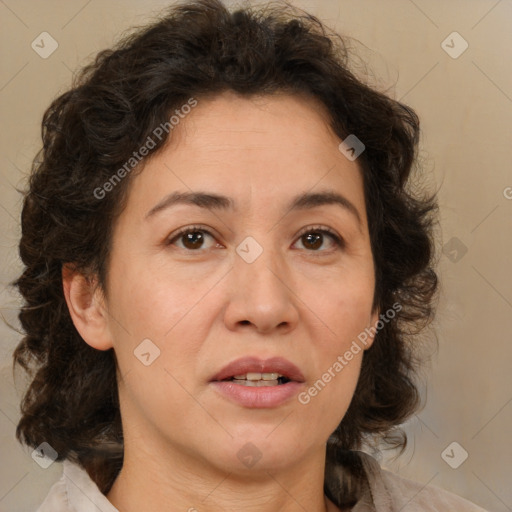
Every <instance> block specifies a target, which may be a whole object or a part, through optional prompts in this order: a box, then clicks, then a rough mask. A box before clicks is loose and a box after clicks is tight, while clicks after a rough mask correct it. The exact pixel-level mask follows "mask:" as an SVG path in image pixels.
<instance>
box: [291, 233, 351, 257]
mask: <svg viewBox="0 0 512 512" xmlns="http://www.w3.org/2000/svg"><path fill="white" fill-rule="evenodd" d="M326 236H327V237H328V238H330V239H331V241H332V242H334V245H336V246H338V247H343V240H342V239H341V238H340V237H339V236H338V235H336V234H335V233H333V232H332V231H330V230H328V229H310V230H309V231H306V232H304V233H302V234H301V235H300V236H299V239H300V240H301V241H302V245H303V246H304V247H305V248H306V249H307V250H309V251H314V252H330V251H329V250H328V249H327V250H324V251H322V250H319V249H320V248H321V247H322V245H323V244H324V241H325V237H326Z"/></svg>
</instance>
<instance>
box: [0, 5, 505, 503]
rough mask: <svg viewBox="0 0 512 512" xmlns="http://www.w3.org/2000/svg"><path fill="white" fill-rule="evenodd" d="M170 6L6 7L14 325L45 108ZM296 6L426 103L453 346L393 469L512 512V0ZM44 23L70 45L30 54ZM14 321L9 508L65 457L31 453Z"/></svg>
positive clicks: (7, 359) (1, 153)
mask: <svg viewBox="0 0 512 512" xmlns="http://www.w3.org/2000/svg"><path fill="white" fill-rule="evenodd" d="M168 3H169V2H164V1H156V0H155V1H149V0H145V1H139V2H136V1H133V0H132V1H124V2H121V1H114V0H108V1H99V0H91V1H89V2H87V0H73V1H70V0H68V1H57V0H47V1H45V2H37V1H35V0H32V1H23V0H20V1H14V0H1V1H0V20H1V21H0V23H1V26H0V37H1V45H0V48H1V49H0V52H1V69H0V108H1V115H2V125H3V130H2V135H3V136H2V139H1V141H0V143H1V145H0V157H1V176H0V206H1V207H0V223H1V242H0V251H1V253H0V259H1V261H2V262H3V265H2V267H1V277H0V282H1V284H2V288H1V291H0V293H1V296H0V299H1V308H2V309H1V311H2V315H3V316H4V317H5V319H6V320H7V321H9V322H11V323H13V324H14V325H18V324H17V318H16V314H17V311H16V308H17V305H18V301H19V299H18V298H17V297H16V296H15V295H13V293H12V292H11V291H10V290H9V289H7V288H6V285H7V283H8V282H10V281H11V280H12V279H14V278H15V276H16V275H17V274H18V273H19V271H20V268H21V267H20V263H19V260H18V257H17V239H18V236H19V225H18V218H19V213H20V197H19V195H18V194H17V193H16V192H15V190H14V187H15V186H18V187H23V186H24V185H25V177H26V173H27V170H28V169H29V165H30V162H31V160H32V158H33V156H34V155H35V152H36V151H37V149H38V148H39V144H40V138H39V137H40V135H39V134H40V120H41V117H42V114H43V111H44V109H45V108H46V107H47V106H48V105H49V103H50V101H51V99H52V98H53V97H55V96H56V95H57V94H58V93H60V92H63V91H64V90H65V89H66V88H67V87H68V86H69V84H70V80H71V76H72V70H73V69H76V68H77V67H78V66H80V65H82V64H84V63H85V62H86V61H87V60H88V59H89V58H90V57H92V56H93V55H94V54H95V53H96V52H97V51H99V50H100V49H102V48H104V47H108V46H110V45H111V44H112V43H113V41H114V40H115V38H116V37H117V36H118V35H119V34H120V33H121V32H122V31H123V30H125V29H127V28H128V27H130V26H132V25H134V24H143V23H144V21H145V20H146V19H147V17H148V16H149V15H154V14H155V13H156V12H157V11H158V9H159V8H160V7H163V6H165V5H167V4H168ZM227 3H228V5H231V3H232V2H227ZM292 3H295V4H296V5H298V6H300V7H303V8H305V9H306V10H310V11H311V12H313V13H314V14H316V15H318V16H319V17H320V18H321V19H323V20H324V21H326V22H327V23H329V24H331V26H333V27H335V28H336V29H338V30H339V31H340V32H342V33H344V34H346V35H349V36H352V37H354V38H356V39H357V40H358V41H360V44H359V45H358V46H357V47H356V50H357V51H358V52H359V54H360V55H361V56H362V57H363V59H364V60H366V61H367V62H368V64H369V66H370V68H372V69H373V70H374V71H375V78H374V79H372V80H377V81H379V82H380V83H381V84H382V86H383V87H390V88H391V89H390V94H392V95H393V96H394V97H395V98H396V99H400V100H402V101H404V102H406V103H408V104H409V105H411V106H412V107H413V108H414V109H416V111H417V112H418V114H419V116H420V118H421V120H422V127H423V135H422V143H421V156H422V159H423V165H424V167H425V172H426V173H427V178H426V179H427V181H428V182H429V183H431V184H433V185H434V186H436V185H437V186H440V202H441V211H442V215H441V232H440V236H442V241H441V242H440V246H439V252H440V261H439V272H440V276H441V281H442V286H441V288H442V290H441V292H442V295H441V303H440V308H439V314H438V317H437V320H436V324H435V327H436V329H437V332H438V339H439V350H438V352H437V353H436V354H435V355H434V357H433V358H432V364H431V365H430V367H428V368H426V370H425V372H424V378H425V380H426V381H427V380H428V385H427V388H426V389H428V396H427V394H426V390H424V396H425V397H427V398H428V401H427V405H426V407H425V408H424V409H423V410H422V411H421V412H420V413H419V414H418V415H417V416H414V417H413V418H412V419H411V420H410V421H409V422H408V423H407V424H406V429H407V432H408V433H409V447H408V449H407V451H406V453H405V454H404V455H402V456H401V457H400V458H398V459H397V460H396V461H392V460H389V456H387V457H386V458H385V459H384V460H383V461H382V464H383V465H386V466H388V467H390V468H391V469H392V470H394V471H397V472H399V473H400V474H401V475H403V476H407V477H408V478H412V479H414V480H418V481H420V482H422V483H424V484H431V485H437V486H441V487H444V488H445V489H448V490H451V491H453V492H455V493H457V494H459V495H461V496H464V497H466V498H467V499H469V500H471V501H474V502H475V503H477V504H479V505H481V506H482V507H484V508H486V509H488V510H489V511H499V512H505V511H510V510H512V486H511V485H510V478H511V477H510V474H511V468H512V456H511V455H512V453H511V452H512V449H511V442H510V437H509V434H510V430H511V429H510V425H511V420H512V404H511V401H512V386H511V377H510V360H511V355H512V344H511V343H510V342H511V334H510V333H511V327H512V321H511V318H512V291H511V290H512V286H511V285H512V277H511V272H510V263H511V257H510V255H511V248H512V242H511V237H510V234H511V228H512V188H507V187H512V172H511V161H512V159H511V157H512V151H511V140H510V134H511V132H512V130H511V129H512V66H511V63H512V31H511V30H510V27H511V26H512V2H511V1H510V0H501V1H497V0H449V1H446V0H429V1H427V0H415V1H413V0H392V1H391V0H386V1H385V2H384V1H382V0H362V1H361V0H359V1H357V0H329V1H324V0H322V1H318V0H315V1H313V0H311V1H305V0H304V1H302V0H301V1H299V0H295V1H292ZM43 31H46V32H49V33H50V34H51V35H52V37H53V38H55V40H56V41H57V42H58V45H59V46H58V48H57V50H56V51H55V52H54V53H53V54H52V55H51V56H50V57H48V58H47V59H43V58H41V57H40V56H39V55H38V54H37V53H36V52H35V51H34V50H32V48H31V43H32V41H33V40H34V39H36V37H37V36H38V35H39V34H40V33H41V32H43ZM454 31H457V32H458V33H459V34H460V35H461V36H462V37H463V38H464V40H466V41H467V43H468V44H469V46H468V48H467V50H466V51H465V52H464V53H462V54H461V55H460V56H459V57H458V58H456V59H455V58H452V57H451V56H450V55H448V54H447V53H446V52H445V50H444V49H443V47H442V46H441V43H442V42H443V41H444V40H445V39H446V38H447V36H448V35H449V34H451V33H452V32H454ZM452 39H453V37H452ZM447 44H449V45H450V46H453V49H452V50H451V51H456V50H458V49H459V48H461V46H460V41H459V40H457V38H455V39H453V43H452V42H451V39H450V38H449V39H448V43H447ZM507 196H508V197H507ZM454 237H455V240H452V238H454ZM446 243H449V245H448V246H447V247H448V248H447V249H446V250H445V253H446V254H442V252H441V251H442V247H443V245H444V244H446ZM448 249H449V250H448ZM464 250H467V252H464ZM0 329H1V333H0V335H1V340H2V341H1V344H0V346H1V352H0V363H1V367H0V369H1V374H0V377H1V392H0V461H2V462H1V465H0V510H1V511H33V510H35V508H37V506H38V505H39V504H40V503H41V502H42V500H43V499H44V497H45V495H46V493H47V492H48V489H49V487H50V486H51V485H52V483H53V482H54V481H56V480H57V479H58V477H59V476H60V473H61V465H60V464H59V463H54V464H52V465H51V466H50V467H49V468H48V469H42V468H41V467H39V465H37V464H36V463H35V462H34V461H33V460H32V458H31V456H30V453H31V450H29V449H28V448H24V447H22V446H21V445H19V444H18V443H17V442H16V441H15V438H14V430H15V424H16V422H17V419H18V416H19V413H18V403H19V396H20V393H21V391H22V388H23V382H20V381H18V382H16V387H15V383H14V382H13V379H12V373H11V353H12V350H13V348H14V347H15V345H16V343H17V342H18V340H19V335H17V334H16V333H13V332H12V331H10V330H9V329H8V328H7V327H5V326H4V325H0ZM16 388H17V390H16ZM453 441H456V442H457V443H459V445H460V446H461V447H462V448H463V449H464V450H466V451H467V452H468V454H469V456H468V458H467V460H465V461H464V463H463V464H461V465H460V466H459V467H458V468H457V469H452V468H451V467H450V466H449V465H448V464H447V463H446V462H445V461H444V460H443V458H442V457H441V453H442V452H443V451H444V450H445V448H446V447H448V445H450V443H452V442H453ZM448 453H449V455H450V456H452V457H451V459H447V460H450V461H455V462H456V461H457V460H458V458H459V457H460V456H461V453H462V451H461V448H459V447H456V448H455V449H454V451H453V452H451V451H449V450H448ZM452 464H453V462H452Z"/></svg>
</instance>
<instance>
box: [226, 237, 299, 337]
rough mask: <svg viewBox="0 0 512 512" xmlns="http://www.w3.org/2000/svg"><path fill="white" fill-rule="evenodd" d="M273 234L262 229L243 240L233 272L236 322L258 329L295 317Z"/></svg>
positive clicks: (288, 285)
mask: <svg viewBox="0 0 512 512" xmlns="http://www.w3.org/2000/svg"><path fill="white" fill-rule="evenodd" d="M272 233H273V231H268V230H267V232H263V230H262V231H261V232H259V233H258V234H255V235H251V236H247V237H246V238H245V239H244V240H242V242H241V243H240V244H238V246H237V247H236V252H237V255H236V258H235V262H234V267H233V271H232V272H233V273H232V279H234V280H235V288H236V289H237V290H236V291H237V293H235V294H234V295H233V298H235V297H236V299H234V300H235V302H236V304H232V306H233V310H232V311H236V321H238V322H240V321H247V320H248V321H250V322H251V323H252V324H254V325H255V326H256V327H257V328H258V329H261V330H269V329H272V328H274V327H277V326H278V325H280V324H282V323H291V322H293V321H294V319H295V315H296V313H294V312H295V307H294V304H293V293H292V291H291V286H290V283H289V281H290V279H291V277H290V273H289V271H288V269H287V266H286V258H285V255H283V254H281V252H280V250H279V248H277V247H274V244H275V243H276V242H275V239H274V237H273V236H272Z"/></svg>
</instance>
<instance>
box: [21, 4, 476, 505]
mask: <svg viewBox="0 0 512 512" xmlns="http://www.w3.org/2000/svg"><path fill="white" fill-rule="evenodd" d="M347 60H348V57H347V53H346V51H345V47H344V43H343V40H342V39H341V38H340V37H339V36H336V35H335V34H331V35H327V32H326V29H325V27H323V26H322V24H321V23H320V22H319V21H318V20H317V19H316V18H315V17H313V16H311V15H307V14H305V13H302V12H300V13H299V12H298V11H297V10H295V9H292V8H291V7H290V6H288V7H286V6H283V7H272V8H270V7H268V8H266V9H261V10H254V9H250V8H247V9H242V10H239V11H237V12H234V13H230V12H229V11H228V10H227V9H226V8H225V7H224V6H223V5H222V4H221V3H220V2H218V1H215V0H201V1H195V2H189V3H183V4H180V5H179V6H177V7H174V8H172V9H170V10H169V12H168V13H166V15H165V16H163V17H162V18H161V19H159V20H158V21H156V22H155V23H154V24H152V25H151V26H148V27H146V28H144V29H141V30H139V31H138V32H135V33H133V34H132V35H131V36H128V37H127V38H125V40H123V41H122V42H120V43H119V44H118V46H117V47H116V48H114V49H112V50H106V51H103V52H101V53H100V54H99V55H98V57H97V58H96V60H95V62H94V63H93V64H91V65H90V66H88V67H86V68H85V69H84V70H83V71H82V73H81V75H80V76H79V77H78V80H77V83H76V84H75V86H74V87H73V88H72V89H71V90H69V91H68V92H66V93H65V94H63V95H62V96H60V97H59V98H57V99H56V100H55V101H54V102H53V103H52V105H51V106H50V107H49V109H48V110H47V112H46V113H45V116H44V120H43V143H44V147H43V150H42V153H41V154H40V155H39V157H38V158H36V160H35V163H34V168H33V172H32V176H31V178H30V183H29V189H28V191H27V194H26V197H25V200H24V206H23V212H22V230H23V233H22V239H21V243H20V254H21V257H22V260H23V262H24V264H25V266H26V268H25V270H24V272H23V274H22V275H21V276H20V277H19V279H18V280H17V281H16V283H15V284H16V285H17V286H18V288H19V290H20V292H21V293H22V295H23V296H24V298H25V302H26V303H25V307H24V308H23V309H22V311H21V313H20V321H21V323H22V326H23V328H24V330H25V331H26V336H25V338H24V339H23V340H22V342H21V343H20V345H19V346H18V347H17V349H16V351H15V353H14V359H15V364H18V365H20V366H22V367H25V368H26V369H30V368H34V375H33V380H32V382H31V384H30V387H29V389H28V391H27V393H26V395H25V397H24V400H23V403H22V418H21V420H20V422H19V425H18V427H17V437H18V439H19V440H20V441H21V442H23V443H26V444H28V445H30V446H33V447H34V448H36V449H37V450H38V453H39V455H40V456H44V455H46V456H47V457H48V456H49V457H50V458H52V459H56V460H61V461H64V474H63V476H62V478H61V480H60V481H59V482H57V483H56V484H55V485H54V486H53V487H52V489H51V490H50V492H49V494H48V496H47V498H46V500H45V501H44V503H43V504H42V505H41V507H40V508H39V509H38V510H39V511H40V512H46V511H50V510H51V511H53V512H56V511H59V512H60V511H68V510H76V511H77V512H82V511H86V510H98V509H99V510H102V511H110V512H113V511H116V510H118V511H122V512H130V511H135V510H137V511H140V510H149V511H152V512H153V511H154V512H158V511H163V510H169V509H171V510H189V511H193V510H199V511H202V510H205V511H208V510H211V511H213V510H228V509H237V510H239V509H247V510H265V511H277V510H280V511H281V510H290V511H291V510H308V511H322V512H323V511H329V512H332V511H347V510H353V511H369V510H377V511H379V512H380V511H398V510H407V509H410V510H468V511H478V510H482V509H480V508H479V507H477V506H476V505H473V504H471V503H470V502H468V501H466V500H464V499H463V498H460V497H457V496H455V495H453V494H451V493H449V492H447V491H443V490H441V489H438V488H435V487H423V486H422V485H421V484H419V483H415V482H412V481H409V480H406V479H403V478H401V477H399V476H397V475H394V474H392V473H390V472H388V471H385V470H382V469H381V468H380V467H379V465H378V463H377V461H376V460H375V459H374V458H373V457H372V456H370V455H369V454H367V453H364V452H363V451H362V448H364V447H365V446H369V445H370V444H371V442H372V441H373V443H377V442H379V441H380V442H382V443H383V444H384V445H385V444H389V445H391V446H398V447H400V446H401V447H402V448H403V447H405V441H406V439H405V436H404V435H403V434H402V435H401V436H400V435H399V434H400V431H399V430H397V426H398V425H399V424H400V423H402V422H403V421H405V420H406V419H407V418H408V417H409V416H410V415H411V414H413V413H414V412H415V411H416V410H417V409H418V406H419V396H418V392H417V388H416V385H415V383H414V369H415V368H416V366H417V363H418V361H417V357H416V356H415V354H416V349H415V348H414V347H415V344H416V343H417V340H416V339H415V338H414V334H416V333H417V332H418V331H419V330H421V329H422V328H423V327H425V326H426V325H427V324H428V323H429V322H430V320H431V319H432V316H433V311H434V299H435V292H436V288H437V278H436V274H435V272H434V270H433V264H434V262H433V254H434V250H433V236H432V229H433V223H434V221H435V211H436V200H435V197H434V196H424V197H420V196H416V195H414V194H413V193H412V192H411V191H410V190H409V187H408V179H409V176H410V173H411V169H412V167H413V164H414V161H415V156H416V146H417V143H418V136H419V135H418V134H419V121H418V118H417V116H416V115H415V113H414V112H413V111H412V110H411V109H410V108H408V107H406V106H405V105H402V104H400V103H398V102H396V101H394V100H392V99H390V98H388V97H386V96H385V95H383V94H381V93H379V92H377V91H374V90H372V89H370V88H368V87H367V86H365V85H364V84H363V83H361V82H360V81H359V80H357V79H356V78H355V76H354V75H352V74H351V73H350V71H349V70H348V69H347V65H348V62H347ZM92 504H94V505H92Z"/></svg>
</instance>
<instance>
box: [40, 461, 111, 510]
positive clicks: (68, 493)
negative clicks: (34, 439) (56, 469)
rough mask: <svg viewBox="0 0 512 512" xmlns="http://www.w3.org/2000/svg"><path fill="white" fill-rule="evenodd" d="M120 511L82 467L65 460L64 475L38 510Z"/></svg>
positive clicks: (63, 465)
mask: <svg viewBox="0 0 512 512" xmlns="http://www.w3.org/2000/svg"><path fill="white" fill-rule="evenodd" d="M91 507H92V508H91ZM90 510H94V511H95V512H97V511H101V512H119V511H118V510H117V509H116V508H115V507H114V506H113V505H112V503H110V501H108V499H107V498H106V496H104V495H103V494H102V493H101V492H100V490H99V489H98V486H97V485H96V484H95V483H94V481H93V480H92V479H91V478H90V477H89V475H88V474H87V471H85V469H83V468H82V467H80V466H78V465H76V464H74V463H72V462H70V461H68V460H65V461H63V464H62V476H61V477H60V479H59V480H58V481H57V482H56V483H55V484H53V486H52V487H51V488H50V490H49V492H48V494H47V496H46V498H45V500H44V501H43V503H41V505H40V506H39V508H38V509H37V510H36V512H88V511H90Z"/></svg>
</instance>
